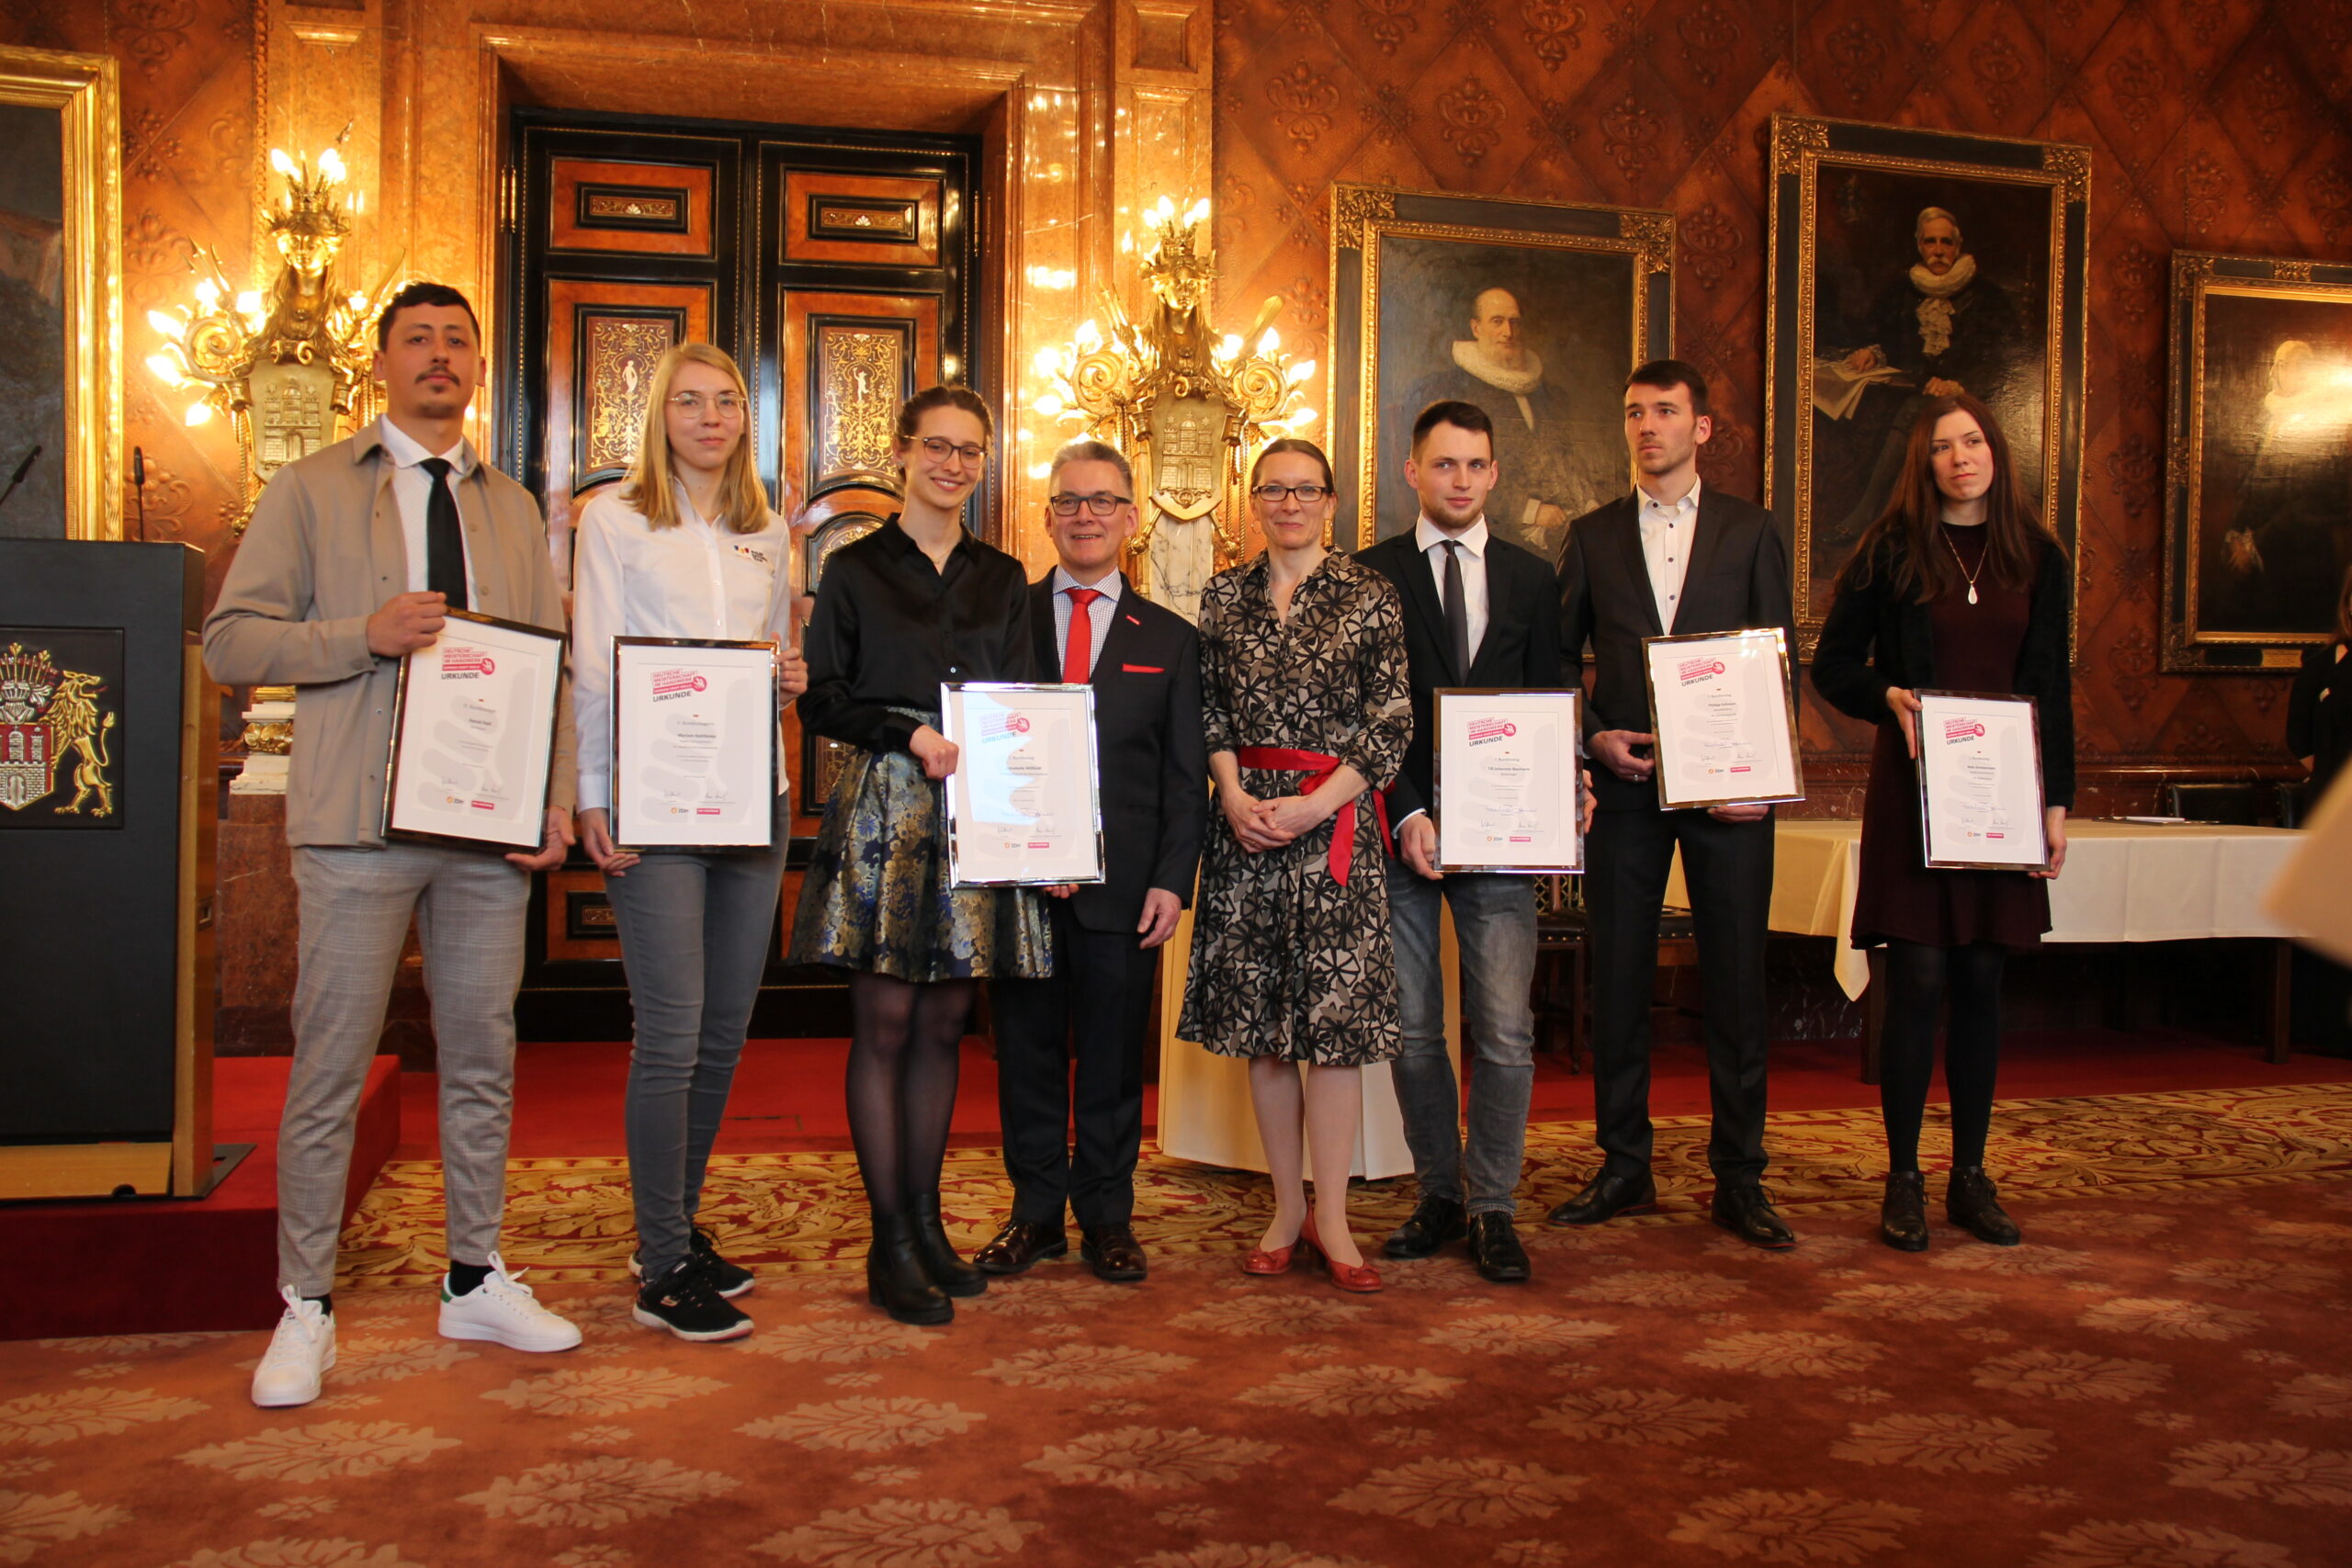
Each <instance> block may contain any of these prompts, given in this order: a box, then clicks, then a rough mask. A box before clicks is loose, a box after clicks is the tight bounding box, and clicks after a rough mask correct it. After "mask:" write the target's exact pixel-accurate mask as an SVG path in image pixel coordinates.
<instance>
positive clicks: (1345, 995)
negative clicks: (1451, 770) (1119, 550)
mask: <svg viewBox="0 0 2352 1568" xmlns="http://www.w3.org/2000/svg"><path fill="white" fill-rule="evenodd" d="M1250 499H1251V502H1252V503H1253V504H1254V506H1255V507H1256V510H1257V515H1258V520H1259V522H1260V524H1261V525H1262V526H1263V527H1264V529H1265V533H1266V552H1265V554H1263V555H1261V556H1260V557H1259V558H1257V559H1255V560H1253V561H1250V563H1249V564H1247V565H1245V566H1238V567H1235V568H1233V569H1231V570H1227V571H1223V572H1220V573H1218V574H1217V575H1216V578H1214V579H1213V580H1211V581H1210V583H1209V585H1208V589H1207V591H1206V592H1204V593H1203V594H1202V596H1201V619H1200V632H1201V675H1202V698H1203V702H1202V707H1203V709H1204V714H1203V717H1204V725H1205V728H1206V729H1207V734H1208V745H1209V772H1210V773H1211V775H1212V776H1213V777H1214V778H1215V779H1216V798H1217V804H1218V806H1219V807H1220V809H1221V810H1222V812H1223V816H1224V822H1225V829H1226V830H1225V831H1224V832H1222V833H1220V832H1217V831H1216V829H1214V828H1212V829H1211V830H1210V834H1209V841H1208V848H1207V855H1206V858H1205V860H1204V863H1203V864H1202V868H1201V886H1200V893H1199V895H1198V897H1197V899H1196V910H1195V913H1194V915H1193V963H1192V974H1191V977H1190V980H1189V982H1188V984H1187V985H1186V987H1185V992H1184V1016H1183V1020H1182V1025H1181V1027H1180V1029H1179V1032H1180V1033H1181V1034H1182V1036H1183V1037H1184V1038H1185V1039H1187V1040H1195V1041H1198V1042H1199V1043H1201V1044H1203V1045H1204V1046H1206V1047H1207V1048H1208V1049H1209V1050H1211V1051H1215V1052H1216V1053H1217V1054H1219V1055H1227V1056H1246V1057H1248V1058H1249V1059H1250V1100H1251V1103H1252V1104H1253V1106H1254V1107H1255V1109H1256V1111H1257V1116H1258V1134H1259V1137H1260V1138H1261V1140H1262V1141H1263V1143H1264V1145H1265V1148H1266V1162H1267V1166H1268V1172H1269V1175H1270V1176H1271V1177H1272V1181H1273V1189H1274V1218H1273V1223H1272V1224H1270V1225H1269V1226H1267V1228H1266V1235H1265V1239H1264V1242H1263V1243H1262V1245H1261V1247H1260V1248H1259V1249H1258V1250H1257V1251H1255V1252H1253V1253H1251V1254H1250V1258H1249V1260H1248V1261H1247V1262H1246V1263H1245V1264H1244V1265H1243V1268H1244V1269H1246V1270H1247V1271H1249V1272H1250V1273H1253V1274H1279V1273H1281V1272H1283V1270H1284V1269H1288V1268H1289V1267H1290V1264H1291V1259H1292V1254H1293V1252H1294V1251H1295V1250H1296V1249H1298V1248H1301V1247H1304V1248H1305V1249H1306V1253H1307V1254H1308V1256H1309V1257H1310V1258H1312V1257H1316V1256H1320V1257H1321V1258H1324V1259H1325V1260H1326V1261H1327V1263H1328V1265H1329V1269H1330V1274H1331V1278H1332V1280H1333V1282H1335V1283H1336V1284H1338V1285H1339V1286H1340V1288H1341V1289H1342V1290H1350V1291H1359V1292H1362V1291H1376V1290H1378V1289H1380V1276H1379V1275H1378V1274H1377V1273H1376V1272H1374V1270H1373V1269H1371V1268H1369V1267H1367V1266H1366V1265H1365V1263H1364V1261H1363V1252H1362V1251H1361V1250H1360V1249H1359V1248H1358V1247H1357V1246H1356V1243H1355V1239H1354V1237H1352V1236H1351V1235H1349V1234H1348V1224H1347V1192H1348V1171H1349V1168H1350V1167H1351V1165H1353V1163H1354V1161H1355V1144H1356V1129H1357V1126H1358V1123H1359V1122H1360V1120H1361V1117H1362V1112H1363V1081H1362V1080H1363V1074H1362V1072H1361V1069H1362V1067H1363V1065H1364V1064H1365V1063H1367V1062H1385V1061H1387V1060H1390V1059H1391V1058H1393V1057H1394V1056H1395V1055H1397V1051H1398V1050H1399V1049H1400V1047H1401V1045H1402V1036H1401V1034H1400V1032H1399V1030H1398V1026H1397V967H1396V961H1395V958H1394V956H1393V953H1392V952H1391V949H1390V947H1389V941H1388V885H1387V881H1386V873H1385V866H1386V855H1385V852H1384V850H1383V848H1382V840H1383V837H1384V833H1385V824H1384V822H1383V820H1382V818H1383V809H1382V807H1381V803H1380V796H1379V794H1378V786H1380V785H1383V784H1386V783H1387V782H1388V781H1389V780H1390V779H1391V778H1393V777H1395V776H1396V773H1397V767H1398V765H1399V764H1400V763H1401V762H1402V761H1403V760H1404V756H1405V747H1406V744H1407V743H1408V741H1409V740H1410V739H1411V738H1412V730H1413V716H1412V705H1411V700H1410V690H1409V685H1408V678H1407V672H1406V660H1405V628H1404V619H1403V615H1402V613H1401V611H1400V610H1399V608H1398V605H1397V595H1396V592H1395V590H1393V589H1392V588H1390V587H1389V585H1388V581H1387V580H1386V579H1385V578H1384V577H1382V576H1381V575H1380V574H1379V573H1377V572H1375V571H1372V570H1368V569H1366V568H1364V567H1361V566H1358V565H1357V564H1356V563H1355V562H1354V561H1353V560H1352V559H1351V558H1348V557H1346V556H1343V555H1334V554H1331V553H1330V552H1329V551H1328V550H1326V549H1325V547H1324V545H1323V533H1324V529H1325V528H1326V526H1328V525H1329V522H1330V518H1331V511H1332V504H1333V492H1332V487H1331V465H1330V463H1329V460H1328V459H1326V458H1325V457H1324V456H1323V454H1322V452H1321V451H1320V450H1319V449H1317V447H1316V446H1312V445H1311V444H1309V443H1307V442H1305V441H1298V440H1283V441H1277V442H1275V443H1273V444H1272V446H1268V447H1267V448H1266V450H1265V451H1264V452H1263V453H1262V454H1261V456H1260V457H1259V458H1258V461H1257V464H1256V465H1255V467H1254V468H1252V469H1251V470H1250ZM1294 1068H1296V1069H1297V1070H1294ZM1302 1125H1303V1126H1304V1129H1305V1132H1306V1141H1307V1142H1308V1143H1310V1144H1311V1145H1313V1147H1314V1152H1315V1192H1316V1198H1317V1202H1316V1206H1315V1208H1314V1209H1313V1210H1312V1211H1310V1210H1309V1208H1308V1207H1307V1203H1306V1190H1305V1188H1304V1186H1303V1184H1302V1177H1303V1175H1304V1174H1305V1171H1304V1157H1303V1153H1302V1149H1301V1139H1300V1134H1301V1130H1302Z"/></svg>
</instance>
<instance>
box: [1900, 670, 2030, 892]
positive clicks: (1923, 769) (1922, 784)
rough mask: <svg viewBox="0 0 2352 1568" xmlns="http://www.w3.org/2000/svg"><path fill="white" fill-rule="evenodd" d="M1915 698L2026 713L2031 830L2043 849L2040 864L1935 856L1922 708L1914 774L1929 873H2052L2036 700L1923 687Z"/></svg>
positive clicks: (1925, 720)
mask: <svg viewBox="0 0 2352 1568" xmlns="http://www.w3.org/2000/svg"><path fill="white" fill-rule="evenodd" d="M1912 695H1913V696H1916V697H1917V698H1918V699H1919V700H1920V702H1921V704H1922V705H1923V707H1922V711H1921V712H1920V714H1919V718H1918V737H1919V756H1918V760H1917V762H1916V763H1914V764H1913V767H1912V773H1913V775H1914V776H1915V777H1916V778H1917V781H1918V785H1919V789H1918V795H1919V846H1920V851H1921V853H1922V855H1923V857H1924V861H1925V863H1926V865H1927V867H1928V870H1930V871H2022V872H2031V871H2047V870H2049V869H2050V834H2049V831H2048V829H2047V828H2046V827H2045V823H2046V822H2047V821H2048V816H2047V812H2048V807H2047V804H2046V800H2047V797H2046V796H2045V795H2043V794H2042V790H2041V709H2040V708H2039V707H2037V706H2035V705H2034V701H2033V699H2032V698H2031V697H2020V696H2018V694H2015V693H2014V692H1951V691H1936V690H1930V689H1928V688H1927V687H1924V686H1923V687H1921V688H1920V689H1919V690H1917V691H1916V692H1914V693H1912ZM1931 697H1941V698H1946V699H1950V700H1954V701H1959V702H1965V703H1987V704H1998V705H2002V706H2004V707H2012V706H2014V707H2021V708H2023V709H2024V710H2025V713H2024V717H2025V723H2026V733H2027V734H2028V735H2029V736H2030V737H2031V738H2032V739H2033V768H2032V774H2033V817H2032V828H2033V836H2034V839H2035V840H2036V841H2037V842H2039V843H2040V844H2041V859H2040V861H2038V862H2035V861H2013V860H2010V861H1985V860H1963V859H1961V858H1959V857H1958V856H1955V855H1945V856H1939V855H1938V854H1937V853H1936V841H1935V829H1934V814H1933V813H1932V812H1930V811H1929V810H1928V751H1929V748H1928V715H1927V713H1926V711H1925V708H1924V705H1925V704H1926V703H1927V701H1928V699H1929V698H1931Z"/></svg>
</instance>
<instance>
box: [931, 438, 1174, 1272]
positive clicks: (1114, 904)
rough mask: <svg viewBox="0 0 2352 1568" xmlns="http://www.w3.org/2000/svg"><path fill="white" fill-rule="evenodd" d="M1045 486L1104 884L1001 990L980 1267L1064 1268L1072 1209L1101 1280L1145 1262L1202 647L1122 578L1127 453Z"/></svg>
mask: <svg viewBox="0 0 2352 1568" xmlns="http://www.w3.org/2000/svg"><path fill="white" fill-rule="evenodd" d="M1047 489H1048V495H1049V499H1048V500H1047V501H1046V533H1047V534H1048V535H1049V536H1051V537H1052V539H1053V541H1054V550H1055V553H1056V555H1057V557H1058V558H1059V564H1057V566H1056V567H1055V568H1054V570H1053V571H1052V572H1050V573H1049V574H1047V575H1046V577H1045V578H1044V579H1042V580H1041V581H1038V582H1037V583H1035V585H1033V586H1032V587H1031V589H1030V591H1029V592H1030V595H1031V615H1030V625H1031V626H1033V627H1035V636H1036V638H1037V668H1038V669H1039V670H1040V671H1056V670H1057V671H1061V678H1062V680H1063V681H1065V682H1069V683H1070V684H1073V685H1077V684H1084V683H1087V682H1091V683H1092V684H1093V687H1094V729H1095V754H1096V757H1097V759H1098V761H1099V764H1100V767H1101V770H1102V798H1103V852H1104V855H1105V857H1106V860H1105V865H1104V871H1105V880H1104V881H1103V882H1102V883H1100V884H1098V885H1094V886H1084V887H1077V888H1071V889H1069V890H1067V896H1066V897H1057V898H1056V899H1055V900H1054V901H1053V904H1052V908H1051V910H1050V918H1051V922H1052V925H1053V933H1054V971H1053V974H1052V975H1051V976H1048V977H1046V978H1045V979H1042V980H998V981H996V982H995V983H994V985H993V987H992V989H991V991H990V996H991V998H992V1000H993V1002H994V1007H995V1014H996V1042H997V1098H998V1104H999V1107H1000V1109H1001V1112H1002V1115H1003V1119H1004V1164H1005V1170H1006V1173H1007V1174H1008V1175H1010V1176H1011V1177H1012V1219H1011V1220H1010V1221H1008V1222H1007V1223H1006V1224H1004V1226H1003V1227H1002V1228H1001V1230H999V1231H998V1232H997V1234H996V1236H995V1238H994V1239H993V1240H991V1241H990V1242H989V1244H988V1245H987V1246H986V1247H982V1248H981V1249H980V1250H979V1252H978V1254H977V1255H976V1256H975V1257H974V1258H973V1259H972V1261H973V1262H974V1263H975V1264H976V1265H978V1267H979V1268H981V1269H985V1270H987V1271H988V1272H989V1273H991V1274H1018V1273H1021V1272H1022V1271H1023V1270H1024V1269H1027V1268H1029V1266H1030V1265H1031V1264H1033V1263H1035V1262H1036V1261H1037V1260H1038V1259H1039V1258H1058V1257H1061V1256H1062V1255H1063V1254H1065V1253H1067V1252H1068V1251H1069V1239H1068V1237H1067V1235H1065V1233H1064V1231H1063V1228H1062V1210H1063V1207H1064V1205H1065V1204H1067V1205H1068V1206H1069V1210H1070V1212H1071V1213H1073V1214H1074V1215H1075V1216H1076V1218H1077V1220H1078V1226H1079V1235H1080V1251H1081V1253H1082V1254H1083V1256H1084V1257H1085V1259H1086V1262H1087V1265H1088V1266H1089V1267H1090V1268H1091V1269H1093V1270H1094V1272H1095V1274H1096V1275H1097V1276H1099V1277H1100V1278H1102V1279H1104V1280H1140V1279H1142V1278H1143V1277H1144V1273H1145V1269H1146V1263H1145V1258H1144V1250H1143V1246H1142V1244H1141V1243H1140V1242H1138V1241H1137V1240H1136V1233H1135V1229H1134V1226H1133V1224H1132V1221H1133V1219H1134V1215H1135V1174H1136V1151H1137V1149H1138V1147H1139V1146H1140V1145H1141V1144H1142V1142H1143V1054H1144V1050H1145V1048H1146V1046H1147V1045H1148V1043H1149V1041H1150V1039H1151V1034H1152V1031H1151V991H1152V978H1153V976H1154V975H1155V974H1156V973H1157V972H1158V970H1159V948H1160V944H1161V943H1163V942H1166V941H1167V940H1168V939H1169V938H1170V936H1171V935H1173V934H1174V933H1175V931H1176V922H1177V919H1178V917H1179V916H1181V915H1182V912H1183V910H1184V908H1185V907H1186V906H1187V905H1189V904H1190V903H1191V902H1192V900H1193V874H1194V872H1195V871H1196V870H1197V869H1198V867H1199V864H1200V858H1201V839H1202V835H1203V834H1204V831H1205V830H1206V829H1207V825H1208V747H1207V743H1206V741H1205V740H1204V739H1203V738H1202V734H1201V654H1200V637H1199V636H1198V634H1196V633H1195V632H1194V631H1193V628H1192V626H1189V625H1188V624H1186V622H1185V621H1184V620H1183V618H1182V617H1181V616H1179V615H1174V614H1172V613H1171V612H1170V611H1168V610H1165V609H1163V608H1161V607H1160V606H1159V605H1157V604H1152V603H1150V602H1149V601H1148V600H1146V599H1144V598H1143V597H1142V596H1140V595H1139V594H1137V593H1136V592H1135V590H1134V588H1133V587H1132V586H1130V585H1129V584H1128V582H1127V581H1126V580H1125V578H1124V577H1122V576H1121V575H1120V574H1119V569H1118V561H1119V552H1120V551H1121V549H1123V548H1124V547H1125V545H1126V542H1127V541H1128V540H1129V539H1130V538H1132V537H1134V536H1135V531H1136V502H1135V476H1134V474H1133V473H1132V471H1131V470H1130V469H1129V468H1128V467H1127V461H1126V459H1125V457H1121V456H1120V455H1119V452H1118V450H1117V448H1115V447H1113V446H1105V445H1103V443H1101V442H1099V441H1074V442H1072V443H1070V444H1069V446H1065V447H1063V448H1062V449H1061V450H1060V451H1059V452H1057V453H1056V454H1055V456H1054V467H1053V475H1052V478H1051V479H1049V480H1048V481H1047ZM1056 891H1057V892H1062V891H1064V890H1061V889H1057V890H1056ZM1073 1060H1075V1061H1076V1063H1077V1067H1078V1070H1077V1074H1076V1077H1077V1090H1076V1095H1075V1110H1076V1116H1075V1119H1074V1121H1075V1145H1074V1146H1073V1140H1072V1135H1071V1134H1072V1124H1073V1117H1072V1115H1071V1111H1072V1108H1073V1107H1072V1100H1073V1096H1072V1093H1071V1087H1070V1080H1071V1076H1072V1075H1071V1073H1070V1064H1071V1062H1072V1061H1073Z"/></svg>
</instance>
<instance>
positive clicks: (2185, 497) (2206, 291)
mask: <svg viewBox="0 0 2352 1568" xmlns="http://www.w3.org/2000/svg"><path fill="white" fill-rule="evenodd" d="M2166 434H2167V437H2168V439H2167V443H2166V445H2167V448H2168V450H2167V457H2168V459H2169V460H2168V461H2167V463H2166V465H2165V476H2166V480H2165V639H2164V667H2165V669H2166V670H2168V671H2177V672H2181V673H2195V672H2197V671H2224V670H2226V671H2239V672H2244V671H2252V670H2278V671H2292V670H2294V669H2296V668H2297V667H2298V666H2299V665H2300V664H2301V661H2302V650H2303V649H2306V648H2311V647H2315V646H2319V645H2322V644H2324V643H2325V642H2326V641H2327V640H2328V638H2329V637H2330V636H2331V635H2332V634H2333V631H2334V628H2335V605H2336V595H2337V593H2338V592H2339V590H2340V588H2341V586H2342V584H2343V581H2344V576H2345V573H2346V571H2352V264H2345V263H2329V262H2311V261H2289V260H2285V259H2281V258H2278V257H2271V256H2233V255H2215V254H2210V253H2207V252H2202V251H2176V252H2174V253H2173V258H2172V389H2171V400H2170V403H2169V405H2168V407H2167V411H2166Z"/></svg>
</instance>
